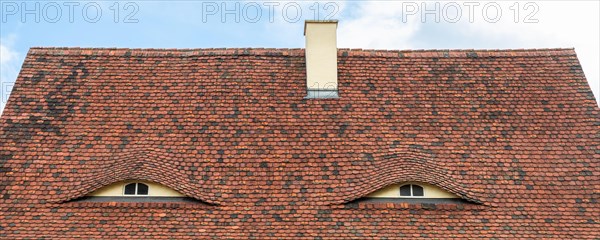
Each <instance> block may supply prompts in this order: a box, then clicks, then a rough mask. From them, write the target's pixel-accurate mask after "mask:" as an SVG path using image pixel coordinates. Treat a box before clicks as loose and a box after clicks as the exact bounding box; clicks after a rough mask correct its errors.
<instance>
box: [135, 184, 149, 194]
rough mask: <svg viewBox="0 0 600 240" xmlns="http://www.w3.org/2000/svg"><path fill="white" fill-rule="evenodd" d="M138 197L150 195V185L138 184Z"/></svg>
mask: <svg viewBox="0 0 600 240" xmlns="http://www.w3.org/2000/svg"><path fill="white" fill-rule="evenodd" d="M137 195H148V185H146V184H143V183H138V190H137Z"/></svg>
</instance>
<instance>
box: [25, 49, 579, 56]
mask: <svg viewBox="0 0 600 240" xmlns="http://www.w3.org/2000/svg"><path fill="white" fill-rule="evenodd" d="M29 54H30V55H84V56H89V55H95V56H148V57H160V56H165V57H190V56H218V55H237V56H243V55H271V56H304V48H80V47H32V48H30V50H29ZM338 55H342V56H365V57H371V56H375V57H410V58H449V57H459V58H461V57H462V58H464V57H466V58H477V57H538V56H564V55H576V53H575V49H574V48H532V49H416V50H382V49H357V48H339V49H338Z"/></svg>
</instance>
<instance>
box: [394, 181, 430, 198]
mask: <svg viewBox="0 0 600 240" xmlns="http://www.w3.org/2000/svg"><path fill="white" fill-rule="evenodd" d="M405 186H409V188H410V195H408V196H407V195H402V188H403V187H405ZM415 186H417V187H419V188H421V195H420V196H415V192H414V187H415ZM398 195H399V196H400V198H425V188H424V187H423V186H421V185H419V184H415V183H407V184H403V185H400V187H398Z"/></svg>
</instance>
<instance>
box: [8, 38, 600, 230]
mask: <svg viewBox="0 0 600 240" xmlns="http://www.w3.org/2000/svg"><path fill="white" fill-rule="evenodd" d="M338 60H339V64H338V66H339V70H338V72H339V83H340V86H339V91H340V93H339V94H340V98H339V99H304V96H305V94H306V92H305V71H304V51H303V50H302V49H250V48H248V49H184V50H179V49H95V48H32V49H31V50H30V51H29V54H28V55H27V57H26V60H25V62H24V64H23V67H22V70H21V73H20V74H19V77H18V79H17V81H16V85H15V86H14V89H13V92H12V94H11V96H10V100H9V102H8V104H7V106H6V109H5V111H4V113H3V116H2V119H1V120H0V136H1V137H0V145H1V146H2V149H1V150H0V180H1V181H0V238H7V239H17V238H67V239H72V238H78V237H85V238H136V239H139V238H155V239H162V238H164V239H167V238H177V239H197V238H220V239H221V238H244V239H247V238H258V239H282V238H301V239H304V238H310V239H342V238H359V239H364V238H388V239H396V238H479V237H482V238H557V239H584V238H598V236H599V232H600V227H599V225H598V222H599V221H600V219H599V218H598V216H600V205H599V202H598V201H599V197H600V195H599V192H600V190H598V186H600V172H599V169H600V168H599V167H600V163H599V161H598V159H599V156H600V147H599V145H600V144H599V140H600V110H599V109H598V107H597V105H596V102H595V100H594V98H593V95H592V93H591V91H590V88H589V86H588V85H587V82H586V80H585V76H584V74H583V71H582V70H581V67H580V65H579V61H578V60H577V57H576V54H575V51H574V50H573V49H539V50H417V51H381V50H359V49H340V50H339V56H338ZM125 179H141V180H149V181H155V182H158V183H161V184H163V185H166V186H168V187H171V188H173V189H175V190H177V191H179V192H181V193H183V194H185V195H187V196H189V197H193V198H196V199H198V200H200V201H202V202H204V203H208V204H203V203H202V202H198V203H187V202H186V203H120V202H119V203H102V202H100V203H99V202H81V201H71V200H72V199H76V198H78V197H81V196H84V195H85V194H87V193H89V192H91V191H93V190H95V189H97V188H99V187H102V186H104V185H107V184H110V183H112V182H116V181H120V180H125ZM402 181H423V182H428V183H431V184H434V185H436V186H438V187H440V188H443V189H445V190H447V191H450V192H452V193H454V194H457V195H459V196H461V197H462V198H464V199H466V200H469V201H471V202H470V203H465V204H414V203H370V202H358V203H357V202H354V201H353V200H356V199H358V198H361V197H363V196H365V195H366V194H368V193H370V192H373V191H375V190H377V189H379V188H381V187H384V186H386V185H389V184H393V183H396V182H402Z"/></svg>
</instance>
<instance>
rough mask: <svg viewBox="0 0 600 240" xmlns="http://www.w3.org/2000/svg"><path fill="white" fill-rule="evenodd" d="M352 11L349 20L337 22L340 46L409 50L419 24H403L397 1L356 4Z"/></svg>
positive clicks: (407, 22)
mask: <svg viewBox="0 0 600 240" xmlns="http://www.w3.org/2000/svg"><path fill="white" fill-rule="evenodd" d="M353 12H354V13H355V14H354V16H353V17H351V18H349V19H345V20H344V21H343V22H341V23H340V26H339V31H338V32H339V37H338V43H339V46H340V47H342V48H388V49H389V48H392V49H408V48H412V46H413V44H412V42H411V41H410V40H411V38H412V37H413V36H414V34H415V33H416V32H417V31H418V30H419V24H418V22H417V21H406V23H404V22H403V20H402V17H401V16H402V4H401V3H400V2H360V3H359V4H358V5H357V6H356V8H355V9H353Z"/></svg>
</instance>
